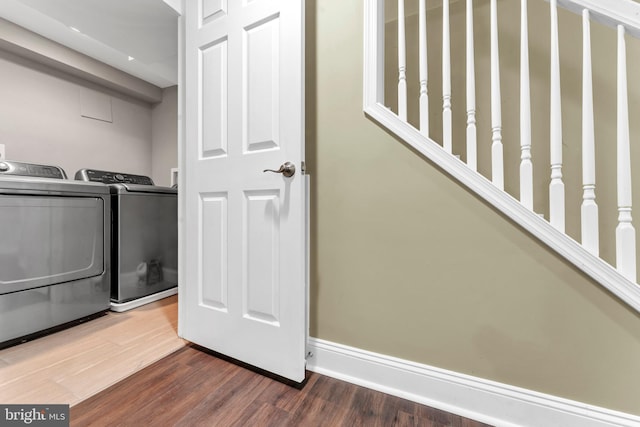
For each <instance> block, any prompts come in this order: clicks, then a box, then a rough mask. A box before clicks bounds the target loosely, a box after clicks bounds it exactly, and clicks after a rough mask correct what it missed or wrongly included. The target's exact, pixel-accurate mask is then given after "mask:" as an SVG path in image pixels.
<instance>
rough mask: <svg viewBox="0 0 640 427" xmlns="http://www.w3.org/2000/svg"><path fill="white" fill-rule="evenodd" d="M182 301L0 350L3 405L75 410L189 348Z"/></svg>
mask: <svg viewBox="0 0 640 427" xmlns="http://www.w3.org/2000/svg"><path fill="white" fill-rule="evenodd" d="M177 302H178V299H177V296H172V297H169V298H165V299H163V300H161V301H156V302H154V303H151V304H147V305H145V306H142V307H138V308H136V309H134V310H130V311H128V312H124V313H114V312H108V313H107V315H106V316H102V317H100V318H98V319H94V320H91V321H89V322H87V323H84V324H81V325H78V326H74V327H72V328H70V329H66V330H63V331H60V332H57V333H55V334H52V335H48V336H46V337H42V338H38V339H36V340H33V341H30V342H27V343H23V344H20V345H17V346H14V347H10V348H6V349H4V350H0V402H2V403H3V404H11V403H21V404H56V403H61V404H69V405H72V406H73V405H75V404H77V403H79V402H81V401H83V400H85V399H87V398H89V397H90V396H92V395H94V394H96V393H98V392H100V391H102V390H104V389H106V388H108V387H109V386H111V385H113V384H115V383H117V382H119V381H121V380H123V379H124V378H126V377H128V376H130V375H132V374H133V373H135V372H137V371H139V370H141V369H143V368H145V367H146V366H149V365H150V364H152V363H154V362H156V361H158V360H160V359H162V358H163V357H165V356H167V355H168V354H171V353H173V352H174V351H176V350H177V349H179V348H181V347H184V346H185V342H184V341H183V340H182V339H180V338H178V335H177V325H178V310H177Z"/></svg>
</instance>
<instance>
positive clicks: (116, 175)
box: [75, 169, 154, 185]
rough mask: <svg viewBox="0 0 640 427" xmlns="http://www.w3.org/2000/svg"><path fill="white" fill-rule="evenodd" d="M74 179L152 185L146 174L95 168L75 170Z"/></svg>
mask: <svg viewBox="0 0 640 427" xmlns="http://www.w3.org/2000/svg"><path fill="white" fill-rule="evenodd" d="M75 179H76V180H79V181H92V182H101V183H103V184H137V185H154V184H153V180H152V179H151V178H149V177H148V176H144V175H133V174H130V173H122V172H109V171H101V170H95V169H81V170H79V171H78V172H76V176H75Z"/></svg>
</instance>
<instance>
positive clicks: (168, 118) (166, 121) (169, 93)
mask: <svg viewBox="0 0 640 427" xmlns="http://www.w3.org/2000/svg"><path fill="white" fill-rule="evenodd" d="M151 140H152V148H151V178H152V179H153V182H154V183H155V184H156V185H163V186H166V187H168V186H169V185H170V184H171V179H170V171H171V168H176V167H178V87H177V86H172V87H169V88H166V89H164V90H163V92H162V102H161V103H159V104H155V105H154V106H153V108H152V110H151Z"/></svg>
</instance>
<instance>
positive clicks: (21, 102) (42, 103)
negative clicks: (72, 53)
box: [0, 51, 152, 177]
mask: <svg viewBox="0 0 640 427" xmlns="http://www.w3.org/2000/svg"><path fill="white" fill-rule="evenodd" d="M0 94H2V96H1V97H0V143H2V144H5V146H6V154H7V158H8V159H9V160H20V161H26V162H33V163H44V164H54V165H59V166H61V167H62V168H63V169H64V170H65V171H66V172H67V174H68V175H69V176H71V177H72V176H73V174H75V172H76V171H77V170H78V169H81V168H92V169H106V170H115V171H120V172H130V173H138V174H143V175H150V174H151V145H152V144H151V129H152V126H151V106H150V105H149V104H148V103H146V102H142V101H137V100H134V99H133V98H128V97H126V96H125V95H121V94H118V93H116V92H113V91H110V90H109V89H106V88H103V87H101V86H98V85H95V84H93V83H90V82H87V81H85V80H82V79H79V78H77V77H74V76H71V75H69V74H65V73H62V72H60V71H56V70H54V69H52V68H49V67H47V66H44V65H41V64H38V63H36V62H33V61H31V60H28V59H24V58H22V57H19V56H16V55H14V54H12V53H8V52H5V51H0ZM83 97H84V99H85V101H84V102H85V105H86V102H87V99H88V100H92V99H93V100H98V101H101V102H102V104H103V106H104V102H105V100H106V101H107V102H108V100H109V99H110V101H111V112H112V122H106V121H101V120H95V119H90V118H86V117H82V116H81V114H80V111H81V103H82V101H81V99H82V98H83ZM107 107H108V104H107Z"/></svg>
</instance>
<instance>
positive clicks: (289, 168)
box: [262, 162, 296, 178]
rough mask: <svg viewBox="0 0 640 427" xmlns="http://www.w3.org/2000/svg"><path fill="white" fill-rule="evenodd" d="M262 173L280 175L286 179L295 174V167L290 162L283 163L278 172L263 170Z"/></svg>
mask: <svg viewBox="0 0 640 427" xmlns="http://www.w3.org/2000/svg"><path fill="white" fill-rule="evenodd" d="M262 172H273V173H281V174H282V175H284V176H286V177H287V178H291V177H292V176H293V175H294V174H295V173H296V165H294V164H293V163H291V162H285V163H284V164H283V165H281V166H280V169H278V170H273V169H265V170H263V171H262Z"/></svg>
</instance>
